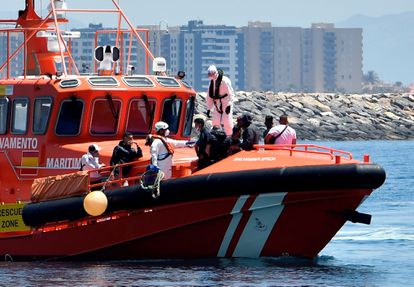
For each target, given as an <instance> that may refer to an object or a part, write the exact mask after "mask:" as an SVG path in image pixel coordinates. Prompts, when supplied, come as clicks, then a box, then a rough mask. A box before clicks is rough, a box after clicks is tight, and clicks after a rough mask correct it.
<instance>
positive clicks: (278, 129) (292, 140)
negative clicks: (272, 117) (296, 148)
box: [265, 115, 296, 145]
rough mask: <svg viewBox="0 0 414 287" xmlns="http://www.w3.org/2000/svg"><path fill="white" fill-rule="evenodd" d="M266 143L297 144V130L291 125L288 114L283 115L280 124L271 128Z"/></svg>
mask: <svg viewBox="0 0 414 287" xmlns="http://www.w3.org/2000/svg"><path fill="white" fill-rule="evenodd" d="M265 144H287V145H289V144H292V145H294V144H296V131H295V130H294V129H293V128H292V127H290V126H289V121H288V116H287V115H281V116H280V118H279V125H277V126H275V127H273V128H271V129H270V130H269V132H268V133H267V135H266V138H265Z"/></svg>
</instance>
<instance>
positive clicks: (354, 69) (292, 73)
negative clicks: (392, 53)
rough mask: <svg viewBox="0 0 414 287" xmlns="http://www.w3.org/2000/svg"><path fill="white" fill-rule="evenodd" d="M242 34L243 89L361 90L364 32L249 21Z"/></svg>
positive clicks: (356, 29) (314, 25)
mask: <svg viewBox="0 0 414 287" xmlns="http://www.w3.org/2000/svg"><path fill="white" fill-rule="evenodd" d="M242 30H243V33H244V35H245V52H246V61H245V62H246V80H245V84H246V86H245V89H246V90H274V91H296V92H298V91H305V92H338V91H339V92H361V89H362V29H358V28H355V29H351V28H341V29H338V28H335V27H334V25H333V24H313V25H312V27H311V28H309V29H302V28H299V27H272V26H271V24H270V23H268V22H250V23H249V24H248V26H247V27H243V28H242Z"/></svg>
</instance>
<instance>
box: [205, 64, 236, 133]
mask: <svg viewBox="0 0 414 287" xmlns="http://www.w3.org/2000/svg"><path fill="white" fill-rule="evenodd" d="M207 73H208V78H209V79H210V86H209V88H208V95H207V116H208V117H210V110H213V113H212V121H213V126H219V127H221V125H223V128H224V131H225V132H226V135H227V136H231V134H232V132H233V101H234V91H233V88H232V86H231V81H230V79H229V78H228V77H226V76H224V75H223V71H221V70H220V71H219V70H217V68H216V66H214V65H211V66H210V67H209V68H208V70H207Z"/></svg>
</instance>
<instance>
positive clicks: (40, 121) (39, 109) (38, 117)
mask: <svg viewBox="0 0 414 287" xmlns="http://www.w3.org/2000/svg"><path fill="white" fill-rule="evenodd" d="M51 110H52V99H51V98H37V99H36V100H35V103H34V112H33V133H35V134H44V133H46V130H47V125H48V122H49V116H50V112H51Z"/></svg>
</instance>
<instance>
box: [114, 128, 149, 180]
mask: <svg viewBox="0 0 414 287" xmlns="http://www.w3.org/2000/svg"><path fill="white" fill-rule="evenodd" d="M133 144H134V145H135V148H134V147H133V146H132V145H133ZM141 157H142V150H141V148H140V147H139V145H138V144H137V143H136V142H135V141H134V136H133V135H132V134H131V133H130V132H126V133H124V135H123V137H122V141H120V142H119V144H118V145H117V146H116V147H115V148H114V150H113V152H112V157H111V166H112V165H116V164H123V163H128V162H133V161H135V160H137V159H139V158H141ZM131 168H132V167H131V165H126V166H123V167H122V176H123V177H126V176H127V175H128V173H129V172H130V171H131ZM114 173H115V175H117V174H118V173H119V171H118V169H115V171H114Z"/></svg>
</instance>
